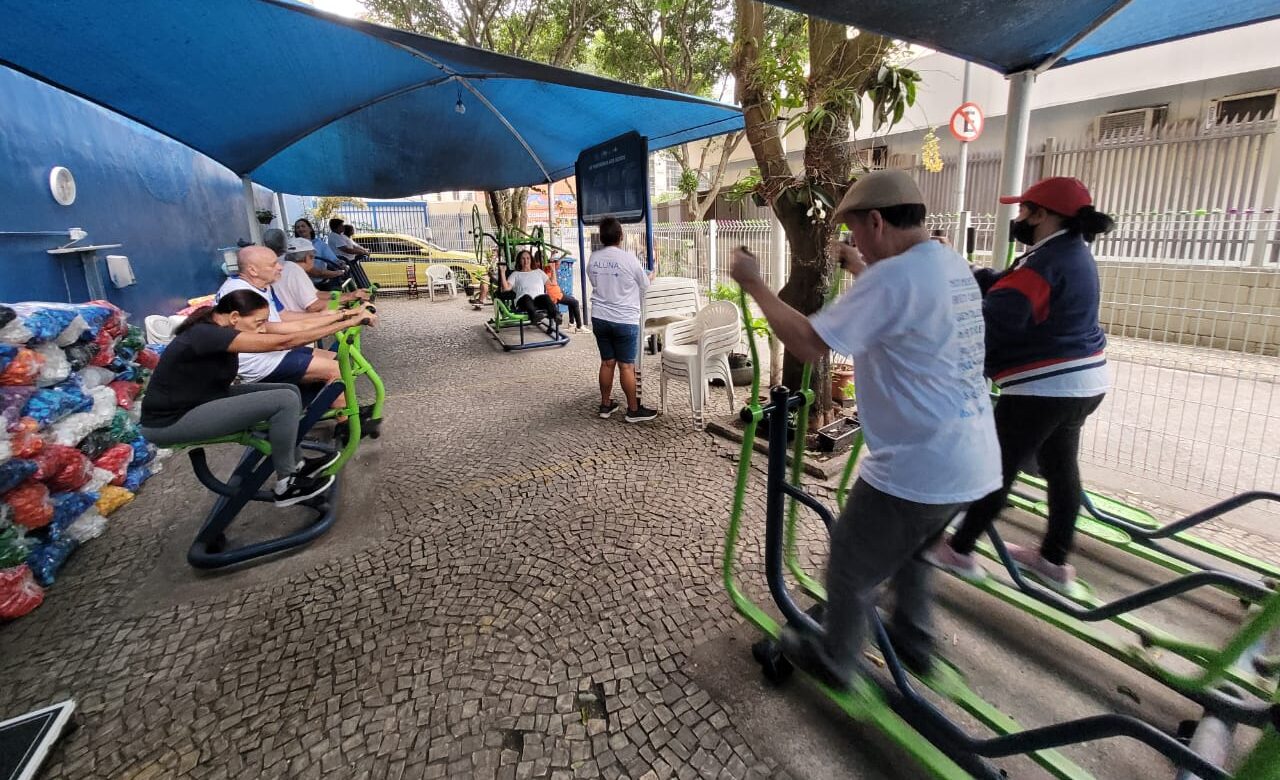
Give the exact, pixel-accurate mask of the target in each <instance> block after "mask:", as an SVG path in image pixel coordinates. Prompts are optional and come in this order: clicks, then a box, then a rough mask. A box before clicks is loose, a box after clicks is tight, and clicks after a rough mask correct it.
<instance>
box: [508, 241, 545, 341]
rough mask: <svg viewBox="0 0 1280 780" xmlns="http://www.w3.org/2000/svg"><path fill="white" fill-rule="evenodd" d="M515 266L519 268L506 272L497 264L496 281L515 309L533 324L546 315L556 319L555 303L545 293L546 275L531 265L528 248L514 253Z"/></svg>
mask: <svg viewBox="0 0 1280 780" xmlns="http://www.w3.org/2000/svg"><path fill="white" fill-rule="evenodd" d="M516 268H517V269H519V270H516V271H512V272H511V273H507V271H506V269H505V268H504V267H503V266H502V265H499V266H498V277H499V278H498V281H499V283H500V284H501V285H502V290H503V292H505V293H509V295H508V297H510V298H512V299H514V301H515V306H514V309H515V311H518V312H520V313H522V314H526V315H528V316H529V321H530V322H533V323H535V324H537V323H539V322H542V321H543V320H544V319H547V318H548V317H549V318H551V320H552V321H555V320H556V314H557V311H556V305H555V303H554V302H553V301H552V300H551V296H549V295H547V275H546V274H545V273H543V272H542V271H540V270H538V269H536V268H534V267H533V253H532V252H530V251H529V250H528V249H522V250H520V253H519V254H517V255H516Z"/></svg>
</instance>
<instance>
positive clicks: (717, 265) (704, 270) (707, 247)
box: [588, 220, 791, 290]
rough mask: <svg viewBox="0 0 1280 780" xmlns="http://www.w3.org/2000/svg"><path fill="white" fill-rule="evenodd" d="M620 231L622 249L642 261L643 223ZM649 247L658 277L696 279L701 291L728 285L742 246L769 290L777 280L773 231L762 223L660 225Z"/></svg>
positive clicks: (787, 262)
mask: <svg viewBox="0 0 1280 780" xmlns="http://www.w3.org/2000/svg"><path fill="white" fill-rule="evenodd" d="M623 232H624V238H623V246H624V247H626V248H627V249H630V250H631V251H633V252H635V253H636V255H637V256H638V257H641V258H643V257H644V256H645V242H646V236H645V227H644V223H639V224H634V225H625V226H624V227H623ZM653 245H654V262H655V263H656V265H657V268H658V273H659V274H661V275H663V276H684V277H688V278H690V279H697V280H698V282H699V283H700V285H701V286H702V287H703V289H707V290H710V289H712V288H714V287H715V286H716V285H717V284H721V283H726V284H729V283H731V281H730V279H729V266H730V264H731V263H732V261H733V250H734V249H735V248H737V247H739V246H746V247H747V248H749V249H750V250H751V251H752V252H753V253H754V254H755V255H756V257H758V258H759V259H760V265H761V270H762V271H763V276H764V278H765V281H766V282H767V283H768V284H769V285H770V286H771V287H774V286H776V284H775V282H777V281H778V280H775V279H774V278H773V262H772V261H773V230H772V228H771V225H770V223H769V222H765V221H763V220H741V221H737V220H735V221H727V220H709V221H706V222H675V223H660V224H657V225H654V226H653ZM784 246H785V244H784ZM588 251H590V245H588ZM784 252H785V250H784ZM790 259H791V258H790V254H789V253H786V254H785V256H784V258H783V263H784V266H783V267H784V274H783V277H784V279H785V276H786V273H787V272H789V271H790Z"/></svg>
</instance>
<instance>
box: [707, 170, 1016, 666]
mask: <svg viewBox="0 0 1280 780" xmlns="http://www.w3.org/2000/svg"><path fill="white" fill-rule="evenodd" d="M924 217H925V207H924V196H923V195H921V193H920V189H919V188H918V187H917V186H916V184H915V182H914V181H912V179H911V177H910V176H908V175H907V174H906V173H904V172H902V171H877V172H874V173H869V174H867V175H865V176H863V177H862V178H860V179H859V180H858V181H857V183H855V184H854V185H853V186H852V187H851V188H850V189H849V191H848V193H847V194H846V195H845V197H844V199H843V200H842V201H841V202H840V205H839V207H838V208H837V209H836V214H835V219H836V221H837V223H840V222H844V223H845V224H847V225H848V226H849V228H850V230H851V231H852V233H853V238H854V241H855V243H856V246H857V248H856V249H855V248H854V247H853V246H850V245H848V244H832V246H831V251H832V252H834V253H835V254H836V255H837V257H838V259H839V260H840V264H841V266H842V267H844V268H846V269H848V270H851V271H853V272H854V273H855V275H856V276H857V280H856V281H855V282H854V284H853V286H852V288H851V289H850V290H849V291H848V292H846V293H845V294H844V295H842V296H841V297H840V299H839V300H837V301H836V302H835V303H833V304H832V305H830V306H828V307H827V308H825V309H823V310H822V311H819V312H817V313H816V314H814V315H812V316H811V317H806V316H805V315H803V314H801V313H800V312H798V311H796V310H795V309H792V308H791V307H790V306H788V305H787V304H786V303H783V302H782V300H781V299H779V298H778V296H777V295H775V294H774V293H772V292H770V290H769V289H768V287H767V286H766V285H765V283H764V282H763V280H762V279H761V278H760V273H759V267H758V264H757V263H756V260H755V258H754V257H753V256H751V255H750V253H748V252H744V251H742V250H738V251H737V252H735V254H734V264H733V271H732V274H733V278H734V279H735V280H737V281H738V283H739V284H741V285H742V287H743V289H744V290H746V292H747V293H748V294H750V295H751V296H752V297H753V298H754V299H755V300H756V302H757V303H758V304H759V305H760V308H761V310H762V311H763V312H764V314H765V316H766V317H767V318H768V320H769V324H770V326H771V327H772V328H773V332H774V333H775V334H777V336H778V338H780V339H782V342H783V343H784V344H786V347H787V350H788V351H789V352H791V353H792V354H793V355H795V356H796V357H799V358H801V359H803V360H806V361H812V360H817V359H818V358H820V357H823V356H824V355H826V354H827V353H828V351H834V352H836V353H838V354H841V355H849V356H851V357H853V360H854V370H855V372H856V374H855V375H856V377H857V379H856V381H857V391H858V416H859V419H860V420H861V422H862V429H863V434H864V436H865V437H866V443H867V448H868V450H869V455H868V456H867V458H866V459H865V460H864V461H863V462H862V465H861V467H860V469H859V473H858V481H857V483H856V484H855V485H854V487H853V490H852V492H851V493H850V496H849V501H848V503H847V504H846V505H845V509H844V511H843V512H842V513H841V515H840V518H839V520H838V521H837V523H836V525H835V526H834V527H833V528H832V530H831V553H830V560H829V562H828V568H827V597H828V602H827V611H826V619H825V625H824V631H823V632H822V635H820V636H814V635H812V634H809V633H800V632H797V631H794V630H792V629H790V628H788V629H784V632H783V637H782V648H783V652H784V653H785V654H786V655H787V657H788V658H790V659H791V660H792V661H793V662H794V663H796V664H797V665H799V666H802V667H804V668H805V669H807V670H809V671H811V672H813V673H815V674H817V675H819V676H820V677H821V678H822V679H824V680H826V681H827V682H829V683H831V684H833V685H837V686H847V685H848V684H849V683H850V681H851V680H852V678H853V676H854V674H855V673H856V671H857V669H858V663H859V655H860V654H861V651H862V645H863V643H864V640H865V637H866V631H867V626H866V614H867V611H868V610H869V609H871V608H872V607H873V606H874V602H875V594H876V589H877V588H878V586H879V585H880V584H881V583H882V582H884V581H885V580H888V579H890V578H892V579H893V584H894V589H895V595H896V598H895V602H896V605H895V611H894V615H893V622H892V624H891V631H890V635H891V636H892V638H893V643H894V649H895V651H897V654H898V656H899V657H900V658H902V659H903V661H904V662H905V663H907V664H908V665H909V666H911V667H912V668H913V669H916V670H917V671H921V672H923V671H927V670H928V668H929V667H930V666H931V663H932V635H931V629H930V607H931V600H932V597H931V593H930V588H929V576H930V575H929V568H930V567H929V565H928V564H927V563H925V562H923V561H922V560H920V559H919V558H918V557H917V553H918V551H920V550H921V548H922V547H924V546H925V545H926V544H927V543H929V542H930V541H931V540H933V539H935V538H937V536H938V535H939V534H940V533H941V532H942V530H943V529H944V528H945V527H946V525H947V523H948V522H949V521H950V520H951V519H952V518H953V517H954V516H955V515H956V514H957V513H958V512H959V511H960V510H961V509H963V508H964V507H965V506H966V505H968V504H969V503H970V502H972V501H974V500H975V499H978V498H980V497H982V496H984V495H986V494H987V493H989V492H990V491H991V490H993V489H995V488H996V487H999V485H1000V476H1001V474H1000V446H999V443H998V442H997V440H996V432H995V425H994V422H993V418H992V414H991V402H990V399H989V398H988V395H987V386H986V382H985V381H984V379H983V376H982V367H983V356H984V347H983V335H984V332H983V321H982V295H981V293H980V292H979V290H978V286H977V283H976V282H974V280H973V275H972V274H971V273H970V271H969V267H968V265H967V264H966V263H965V261H964V260H963V259H962V258H961V257H960V256H959V255H957V254H956V253H955V252H954V251H952V250H951V249H950V248H948V247H945V246H942V245H941V244H939V243H938V242H936V241H930V240H929V234H928V232H927V231H926V230H925V228H924ZM859 253H861V254H860V255H859Z"/></svg>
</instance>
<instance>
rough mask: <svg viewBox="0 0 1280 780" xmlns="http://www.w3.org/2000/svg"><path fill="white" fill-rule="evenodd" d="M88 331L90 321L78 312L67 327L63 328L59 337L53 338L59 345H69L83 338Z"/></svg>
mask: <svg viewBox="0 0 1280 780" xmlns="http://www.w3.org/2000/svg"><path fill="white" fill-rule="evenodd" d="M88 331H89V325H88V323H86V322H85V321H84V318H83V317H81V316H80V314H79V313H77V314H76V315H75V317H73V318H72V320H71V322H70V323H68V324H67V327H65V328H63V329H62V332H61V333H59V334H58V337H57V338H55V339H54V340H53V343H54V344H57V345H58V346H59V347H69V346H71V345H72V344H75V343H76V342H77V341H79V340H80V339H81V338H83V337H84V335H85V334H86V333H87V332H88Z"/></svg>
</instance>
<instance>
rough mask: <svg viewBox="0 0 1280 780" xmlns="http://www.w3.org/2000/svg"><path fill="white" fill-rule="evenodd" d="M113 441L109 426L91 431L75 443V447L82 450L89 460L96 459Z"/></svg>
mask: <svg viewBox="0 0 1280 780" xmlns="http://www.w3.org/2000/svg"><path fill="white" fill-rule="evenodd" d="M115 443H116V442H115V440H114V439H112V438H111V429H110V428H98V429H96V430H94V431H91V432H90V433H89V435H88V436H86V437H84V438H83V439H81V440H80V443H79V444H78V445H76V447H77V449H79V450H80V451H81V452H83V453H84V454H85V455H86V456H87V457H88V458H89V460H97V459H98V458H99V456H101V455H102V453H104V452H106V451H107V448H109V447H110V446H111V445H113V444H115Z"/></svg>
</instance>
